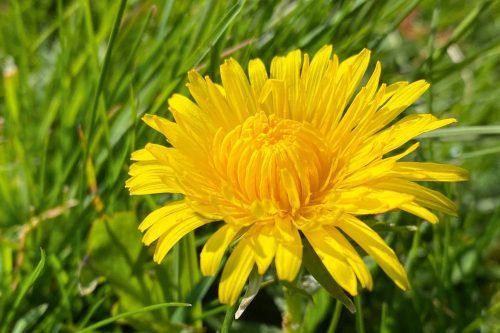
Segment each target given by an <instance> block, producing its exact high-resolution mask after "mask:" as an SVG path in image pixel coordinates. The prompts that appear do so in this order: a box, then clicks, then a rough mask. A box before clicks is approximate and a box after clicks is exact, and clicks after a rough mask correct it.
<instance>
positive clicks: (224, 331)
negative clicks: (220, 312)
mask: <svg viewBox="0 0 500 333" xmlns="http://www.w3.org/2000/svg"><path fill="white" fill-rule="evenodd" d="M236 309H238V302H236V303H234V304H233V305H231V306H228V307H227V310H226V315H225V316H224V321H223V322H222V326H221V328H220V332H221V333H229V330H230V329H231V324H232V323H233V320H234V314H235V313H236Z"/></svg>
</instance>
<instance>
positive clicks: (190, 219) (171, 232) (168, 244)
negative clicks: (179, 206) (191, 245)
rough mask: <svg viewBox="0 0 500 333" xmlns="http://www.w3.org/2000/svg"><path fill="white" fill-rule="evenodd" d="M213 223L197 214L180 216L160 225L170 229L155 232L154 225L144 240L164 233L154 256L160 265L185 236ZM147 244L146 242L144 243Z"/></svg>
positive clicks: (164, 228)
mask: <svg viewBox="0 0 500 333" xmlns="http://www.w3.org/2000/svg"><path fill="white" fill-rule="evenodd" d="M209 222H211V221H209V220H206V219H204V218H202V217H201V216H199V215H197V214H196V213H191V214H183V215H179V216H178V217H177V219H173V218H171V219H168V220H166V219H165V220H164V221H162V222H160V223H162V224H163V223H165V224H167V225H168V228H166V227H162V228H158V229H156V230H153V229H154V228H155V226H156V225H153V226H152V227H151V228H150V229H149V230H148V231H147V232H146V234H145V235H144V239H146V237H149V236H150V235H149V233H150V234H151V236H150V237H151V238H154V237H156V233H160V232H162V234H161V235H162V236H161V237H160V239H159V240H158V243H157V244H156V249H155V254H154V256H153V260H154V261H155V262H157V263H160V262H161V261H162V259H163V258H164V257H165V256H166V255H167V253H168V252H169V251H170V249H172V247H173V246H174V245H175V244H176V243H177V242H178V241H179V240H180V239H181V238H182V237H184V236H185V235H187V234H188V233H189V232H191V231H193V230H194V229H197V228H199V227H201V226H202V225H205V224H207V223H209ZM144 242H146V241H144Z"/></svg>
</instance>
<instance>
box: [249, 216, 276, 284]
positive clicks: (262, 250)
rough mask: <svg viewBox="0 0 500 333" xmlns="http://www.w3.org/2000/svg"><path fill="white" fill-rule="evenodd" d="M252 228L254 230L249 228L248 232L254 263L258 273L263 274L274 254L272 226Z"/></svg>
mask: <svg viewBox="0 0 500 333" xmlns="http://www.w3.org/2000/svg"><path fill="white" fill-rule="evenodd" d="M254 228H255V229H256V230H255V231H252V230H251V231H250V232H249V233H251V234H252V246H253V251H254V255H255V263H256V264H257V268H258V272H259V274H260V275H264V273H265V272H266V271H267V269H268V268H269V265H270V264H271V262H272V261H273V259H274V255H275V254H276V249H277V243H276V238H275V236H274V235H273V233H272V231H273V228H272V226H269V225H268V226H263V227H257V228H256V227H253V228H252V229H254Z"/></svg>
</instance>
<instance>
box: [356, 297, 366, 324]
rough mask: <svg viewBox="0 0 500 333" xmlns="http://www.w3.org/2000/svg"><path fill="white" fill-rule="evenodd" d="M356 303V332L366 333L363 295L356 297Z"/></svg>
mask: <svg viewBox="0 0 500 333" xmlns="http://www.w3.org/2000/svg"><path fill="white" fill-rule="evenodd" d="M354 304H355V305H356V332H358V333H365V324H364V322H363V304H362V299H361V295H358V296H356V297H354Z"/></svg>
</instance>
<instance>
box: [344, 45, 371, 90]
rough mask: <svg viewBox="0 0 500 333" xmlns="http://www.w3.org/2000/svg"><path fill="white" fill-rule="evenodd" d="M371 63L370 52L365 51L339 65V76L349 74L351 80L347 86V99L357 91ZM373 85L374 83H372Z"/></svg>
mask: <svg viewBox="0 0 500 333" xmlns="http://www.w3.org/2000/svg"><path fill="white" fill-rule="evenodd" d="M369 62H370V50H368V49H363V50H362V51H361V52H360V53H359V54H357V55H355V56H352V57H350V58H348V59H346V60H344V61H342V62H341V63H340V65H339V75H345V74H347V75H348V76H349V78H350V80H349V84H348V86H347V99H350V98H351V96H352V95H353V94H354V92H355V91H356V88H357V87H358V85H359V83H360V82H361V79H362V78H363V76H364V75H365V72H366V68H367V67H368V63H369ZM372 83H373V82H372Z"/></svg>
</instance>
